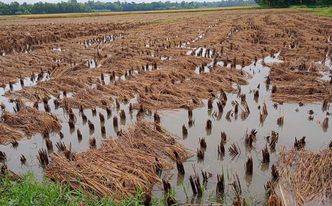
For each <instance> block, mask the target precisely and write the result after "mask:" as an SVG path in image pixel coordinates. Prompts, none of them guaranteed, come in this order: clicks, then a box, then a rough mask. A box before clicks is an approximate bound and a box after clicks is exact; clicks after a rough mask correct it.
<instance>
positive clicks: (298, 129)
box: [0, 35, 332, 203]
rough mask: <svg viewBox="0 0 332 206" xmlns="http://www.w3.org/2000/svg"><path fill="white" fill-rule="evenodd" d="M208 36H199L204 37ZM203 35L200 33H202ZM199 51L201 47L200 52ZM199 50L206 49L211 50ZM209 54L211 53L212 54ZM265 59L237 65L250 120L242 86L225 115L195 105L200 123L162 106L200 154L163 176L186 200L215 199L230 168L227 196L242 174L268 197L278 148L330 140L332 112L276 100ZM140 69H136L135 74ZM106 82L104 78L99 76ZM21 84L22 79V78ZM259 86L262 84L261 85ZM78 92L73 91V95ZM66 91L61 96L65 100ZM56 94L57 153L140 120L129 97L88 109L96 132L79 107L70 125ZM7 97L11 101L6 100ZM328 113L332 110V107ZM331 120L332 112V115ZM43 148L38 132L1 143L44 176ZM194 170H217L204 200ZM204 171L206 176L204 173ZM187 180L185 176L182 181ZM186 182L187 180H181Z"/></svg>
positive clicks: (12, 158)
mask: <svg viewBox="0 0 332 206" xmlns="http://www.w3.org/2000/svg"><path fill="white" fill-rule="evenodd" d="M203 36H204V35H202V36H199V37H200V38H202V37H203ZM198 39H199V38H198ZM195 53H196V52H195ZM199 53H206V50H205V51H202V52H199ZM208 56H209V55H208ZM264 62H265V63H266V64H271V63H277V62H279V60H278V54H277V55H276V58H272V57H267V58H265V59H264ZM216 64H217V65H221V66H224V67H225V68H223V69H231V68H230V67H231V65H230V64H228V65H224V63H223V62H217V63H216ZM263 65H265V64H263V62H262V60H260V61H258V62H257V64H256V65H254V64H251V65H249V66H247V67H244V68H241V67H240V66H239V65H237V66H236V68H235V69H243V70H244V71H246V72H248V73H249V74H250V75H251V76H252V78H251V79H250V80H249V84H248V85H245V86H239V87H238V86H237V85H234V88H237V89H240V90H241V92H240V93H242V94H246V99H247V102H248V105H249V108H250V114H249V116H248V117H247V118H246V119H242V118H241V115H240V114H241V109H239V113H238V114H237V115H236V114H235V113H234V107H233V105H232V101H233V100H236V101H238V102H240V98H239V96H238V91H237V92H234V93H230V94H227V98H228V101H227V104H226V106H225V107H224V112H223V114H220V113H218V108H217V101H218V100H217V99H215V100H214V104H213V109H211V110H208V108H207V100H204V101H203V105H202V106H201V107H200V108H197V109H195V110H193V119H194V125H192V126H191V127H189V125H188V114H187V111H186V110H182V109H181V110H172V111H160V112H159V114H160V116H161V124H162V126H163V127H164V128H166V129H167V130H168V131H169V132H170V133H172V134H174V135H176V136H178V137H179V141H180V142H181V143H182V144H184V145H185V146H186V147H187V148H188V149H190V150H191V151H192V152H193V154H194V156H193V157H192V158H190V159H189V160H187V161H186V162H184V166H185V171H186V175H185V176H184V177H182V178H180V177H178V176H177V172H176V170H172V171H170V172H165V173H164V174H163V178H165V179H169V180H170V183H171V185H172V187H173V189H174V190H175V191H176V198H177V199H178V200H179V201H181V202H192V201H193V202H197V203H200V202H208V201H216V200H215V188H216V175H217V174H221V173H224V174H225V177H226V180H225V184H226V192H225V193H226V194H229V195H227V196H226V197H225V201H226V202H229V201H231V198H232V195H231V194H232V190H231V188H230V186H229V183H230V182H231V181H232V180H231V177H232V176H233V175H234V174H237V175H238V176H239V178H240V181H241V186H242V190H243V193H244V195H245V196H247V197H249V196H250V197H253V198H254V199H256V200H257V202H261V201H263V200H264V194H265V193H264V187H263V186H264V184H265V183H266V181H267V180H269V179H270V173H271V171H270V168H271V166H272V164H273V163H275V162H276V160H277V157H278V151H280V150H281V149H282V148H283V147H287V148H291V147H293V143H294V138H295V137H297V138H298V139H299V138H301V137H302V136H306V141H307V144H306V148H308V149H311V150H315V151H318V150H321V149H323V148H326V147H327V145H328V143H329V142H330V140H331V139H332V129H331V128H326V129H324V128H323V127H322V125H321V122H322V121H323V119H324V118H325V117H326V112H327V111H322V106H321V105H320V104H308V105H304V106H301V107H300V106H299V105H297V104H286V103H285V104H277V107H276V106H275V102H272V100H271V87H268V88H267V86H266V84H265V80H266V77H267V76H268V74H269V72H270V68H269V67H267V66H263ZM211 68H213V65H212V64H208V65H206V66H205V67H204V69H203V70H202V71H200V70H199V69H198V70H197V69H196V73H197V74H199V73H202V72H209V71H210V70H211ZM144 70H145V71H150V70H153V67H151V66H146V68H145V69H144ZM137 73H138V71H136V70H134V71H133V75H135V74H137ZM126 79H127V78H126V76H125V75H123V76H121V77H116V78H115V81H118V80H123V81H124V80H126ZM99 80H100V81H101V78H100V79H99ZM102 83H103V84H106V85H107V84H111V83H112V81H111V79H110V75H105V76H104V82H102ZM19 84H20V83H19ZM35 84H36V82H35V83H33V82H31V84H30V83H29V82H24V86H29V85H30V86H34V85H35ZM258 85H259V87H258ZM21 88H22V86H20V85H17V84H15V85H14V86H13V91H18V90H19V89H21ZM9 90H10V87H9V86H7V87H6V88H4V89H3V91H2V93H1V97H0V98H1V102H2V103H4V104H5V105H6V109H7V110H9V109H10V108H11V107H12V106H13V105H11V104H12V103H10V102H9V100H8V98H6V97H5V96H3V95H4V94H5V93H6V92H9ZM256 90H259V98H258V99H256V100H254V91H256ZM74 95H75V94H68V95H67V97H68V98H70V97H71V96H74ZM61 98H63V95H62V96H60V99H61ZM54 99H55V97H52V98H51V99H50V100H49V106H50V108H51V113H52V114H54V115H56V116H57V117H58V118H59V119H60V120H61V122H62V129H61V133H62V134H63V138H62V139H61V136H62V135H60V134H55V133H52V134H50V135H49V138H50V140H51V141H52V142H53V151H49V154H51V153H52V152H57V148H56V146H55V144H56V143H57V142H60V141H61V142H64V143H65V145H66V146H68V147H69V145H71V149H72V151H73V152H82V151H86V150H87V149H89V147H90V146H89V139H90V138H95V139H96V141H97V147H100V145H101V143H102V141H103V140H104V139H106V138H110V137H113V138H116V136H117V135H116V133H117V132H118V131H119V130H121V129H124V130H125V129H126V128H127V127H128V126H129V125H131V124H133V123H134V122H135V121H136V111H133V112H132V113H131V112H130V111H129V109H128V107H129V102H128V103H127V104H120V108H115V107H112V108H111V110H112V111H111V112H112V114H111V115H108V114H107V111H106V110H105V109H101V108H97V109H96V114H95V115H94V114H93V112H92V110H84V114H85V115H86V117H87V119H88V120H89V121H91V122H92V123H93V124H94V127H95V129H94V130H93V131H92V130H90V129H89V127H88V123H87V122H86V123H85V122H84V121H83V118H82V116H83V115H82V114H81V113H80V112H79V110H78V109H74V110H73V112H74V114H75V119H76V122H75V129H72V130H71V129H70V128H69V125H68V121H69V116H68V114H67V113H66V112H65V111H64V110H63V109H62V108H56V107H55V105H54V103H53V100H54ZM6 101H8V102H9V103H8V104H6ZM134 102H136V99H133V100H131V103H134ZM264 103H265V104H266V106H267V110H268V116H267V117H266V119H265V121H264V122H263V123H260V110H259V109H258V107H259V106H261V107H262V106H263V104H264ZM39 108H40V110H42V111H43V110H44V109H43V108H44V107H43V103H40V104H39ZM122 109H123V110H124V111H125V113H126V120H125V121H121V120H120V116H119V112H120V110H122ZM309 110H313V111H314V114H313V115H312V116H313V120H309V119H308V117H309V114H308V111H309ZM229 111H230V118H229V119H227V118H226V114H227V113H228V112H229ZM328 112H330V113H332V110H331V108H330V109H329V110H328ZM99 114H102V115H103V116H104V117H105V123H104V126H105V129H106V133H105V134H102V132H101V125H102V124H101V122H100V117H99ZM115 116H116V117H117V118H118V121H119V126H118V128H114V126H113V118H114V117H115ZM281 116H284V118H285V120H284V121H285V122H284V125H283V126H278V125H277V118H279V117H281ZM146 118H147V119H148V120H152V118H151V117H149V116H147V117H146ZM330 119H331V117H330ZM207 120H211V121H212V130H206V121H207ZM183 125H185V126H186V128H188V135H187V136H185V137H184V136H183V135H182V126H183ZM252 129H256V130H257V131H258V133H257V140H256V141H255V143H254V148H253V149H252V150H251V151H250V150H248V149H246V147H245V143H244V138H245V135H246V133H249V132H250V131H251V130H252ZM78 130H79V131H80V132H81V133H82V138H81V139H79V138H78V135H77V131H78ZM221 131H224V132H225V133H226V134H227V143H226V145H225V149H226V153H225V156H224V157H222V158H221V157H220V156H219V155H218V152H217V147H218V145H219V143H220V134H221ZM272 131H275V132H278V133H279V140H278V143H277V147H276V152H273V153H271V162H270V164H268V165H266V164H265V165H263V164H261V160H262V155H261V151H262V149H263V148H264V147H265V145H266V144H267V141H266V137H267V136H269V135H271V132H272ZM199 138H205V140H206V142H207V150H206V152H205V158H204V161H198V159H197V157H196V150H197V149H198V148H199ZM233 143H235V144H236V145H237V146H238V147H239V148H240V154H239V155H238V156H236V157H235V158H232V157H231V156H230V154H229V152H228V148H229V147H230V145H231V144H233ZM41 148H45V149H46V144H45V137H42V136H41V135H35V136H32V137H29V138H27V139H24V140H21V141H19V145H18V146H17V147H16V148H14V147H13V146H12V145H11V144H8V145H1V146H0V151H3V152H5V153H6V154H7V162H6V163H7V165H8V167H9V169H11V170H12V171H14V172H16V173H18V174H24V173H26V172H28V171H32V172H34V174H35V175H36V176H37V177H38V178H41V177H42V176H43V169H42V168H41V167H40V165H39V162H38V160H37V158H36V156H37V153H38V150H39V149H41ZM21 154H23V155H24V156H25V157H26V159H27V163H26V164H25V165H21V163H20V156H21ZM248 157H252V158H253V160H254V174H253V175H252V176H246V175H245V173H244V164H245V162H246V160H247V158H248ZM194 170H195V171H196V172H197V173H198V174H199V175H200V171H201V170H204V171H206V172H208V173H211V177H210V178H209V180H208V184H207V187H206V191H205V195H204V196H203V198H202V199H201V200H198V199H195V198H193V195H192V192H191V188H190V186H189V181H188V180H189V176H190V175H193V174H194ZM200 176H201V175H200ZM181 180H183V181H181ZM181 182H182V183H181ZM154 194H155V195H156V196H158V197H160V196H162V190H161V185H156V186H155V188H154Z"/></svg>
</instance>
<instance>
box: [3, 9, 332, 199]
mask: <svg viewBox="0 0 332 206" xmlns="http://www.w3.org/2000/svg"><path fill="white" fill-rule="evenodd" d="M51 22H54V23H51ZM27 25H28V26H27ZM1 27H2V29H1V32H0V41H1V44H0V53H1V57H0V61H1V64H0V73H1V76H0V82H1V85H2V88H1V89H0V95H1V96H0V101H1V111H0V115H1V122H0V143H1V145H0V151H1V153H0V160H1V161H2V162H4V163H5V164H6V165H7V167H8V169H9V170H11V171H13V172H14V173H17V174H25V173H27V172H30V171H32V172H33V173H34V174H35V175H36V176H37V177H38V178H39V179H41V178H42V177H43V176H45V175H46V176H48V177H49V178H51V179H52V180H55V181H68V183H69V184H70V185H71V186H72V187H73V188H77V182H78V181H81V182H83V185H84V186H83V187H84V188H85V189H86V191H89V192H94V193H96V194H97V195H99V196H109V195H111V196H114V198H115V199H121V198H125V197H127V196H130V194H133V193H135V188H136V189H137V188H142V187H143V189H144V190H145V191H146V192H147V193H150V192H151V194H152V196H154V197H162V196H163V194H164V190H165V189H166V190H167V188H165V183H164V185H163V184H162V181H161V180H164V182H169V183H170V185H171V188H172V190H174V191H175V200H177V201H178V202H180V203H208V202H219V203H221V202H226V203H228V204H231V203H232V202H233V200H234V197H242V198H246V199H249V200H250V201H251V202H254V203H255V204H263V203H264V202H265V199H266V190H265V189H264V185H266V183H267V182H268V181H269V180H271V172H272V167H273V165H276V166H277V169H278V170H279V171H280V172H281V170H282V169H283V168H278V164H277V161H278V157H279V154H280V152H281V151H285V150H289V149H293V148H294V147H295V148H296V149H303V148H304V149H308V150H311V151H315V152H318V151H321V150H324V149H326V148H328V147H329V144H330V142H331V140H332V129H331V127H329V124H331V123H329V122H330V119H331V115H330V114H331V112H332V108H331V107H330V106H329V104H330V102H331V100H332V85H331V83H332V80H331V75H332V73H331V71H332V70H331V69H332V65H331V56H332V54H331V52H332V50H331V48H332V43H331V42H332V21H331V19H329V18H324V17H317V16H313V15H312V14H310V13H305V12H303V11H298V10H291V9H289V10H247V11H241V10H237V11H204V12H203V11H202V12H193V13H191V12H184V13H176V14H168V13H162V14H126V15H119V16H116V15H115V16H102V17H89V18H87V17H86V18H83V17H82V18H75V20H73V19H68V18H65V19H62V18H57V19H33V20H15V19H13V20H6V21H3V24H1ZM142 121H147V122H150V123H143V124H141V123H137V122H142ZM153 122H155V123H153ZM146 124H151V125H152V127H155V129H152V128H150V127H149V126H147V127H145V126H146ZM156 125H157V126H156ZM159 126H160V127H159ZM128 128H134V129H131V130H129V131H128ZM250 134H251V135H250ZM202 139H203V140H202ZM295 139H296V140H295ZM300 139H303V140H304V142H305V144H303V140H302V141H301V144H294V142H295V143H296V141H297V140H300ZM174 140H175V141H174ZM103 143H104V145H103ZM176 143H178V144H176ZM299 145H300V146H299ZM119 148H121V149H119ZM262 150H265V152H266V151H267V152H268V153H269V156H270V158H269V161H268V162H266V159H265V158H266V157H265V158H264V159H263V156H262ZM55 154H57V155H55ZM139 158H141V159H139ZM250 158H252V163H253V167H252V168H253V172H252V174H251V173H249V174H248V173H247V172H246V166H245V165H246V162H247V160H248V159H250ZM143 160H144V161H143ZM140 161H142V162H144V164H139V162H140ZM176 161H177V162H178V165H180V167H181V165H182V164H183V166H184V171H185V174H184V175H179V173H181V172H178V170H177V169H176ZM179 163H180V164H179ZM172 168H173V169H172ZM202 172H204V173H205V172H206V176H207V178H204V177H202V174H201V173H202ZM121 174H124V175H121ZM222 174H223V176H224V184H223V185H224V195H220V194H219V195H217V193H216V188H217V185H218V183H220V181H219V182H218V177H217V175H222ZM190 176H191V177H193V178H194V179H195V180H197V177H199V178H200V184H201V185H202V187H203V188H204V189H203V190H204V192H203V196H202V197H199V195H194V194H193V191H192V187H191V184H190ZM69 177H70V178H69ZM68 179H69V180H68ZM234 182H235V183H236V185H238V186H240V188H241V189H240V190H239V189H234V188H236V186H234ZM274 184H275V185H277V184H278V183H277V182H274ZM143 185H145V186H143ZM196 186H197V185H196ZM219 186H220V184H219ZM219 188H220V187H219ZM238 188H239V187H238ZM293 192H294V191H293ZM169 201H171V200H169Z"/></svg>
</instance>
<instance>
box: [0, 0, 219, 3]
mask: <svg viewBox="0 0 332 206" xmlns="http://www.w3.org/2000/svg"><path fill="white" fill-rule="evenodd" d="M0 1H1V2H4V3H10V2H13V1H17V2H19V3H23V2H27V3H36V2H40V1H42V2H53V3H54V2H61V1H66V0H0ZM78 1H79V2H87V1H88V0H78ZM95 1H97V0H95ZM99 1H102V2H115V1H117V0H99ZM120 1H123V2H124V1H126V2H137V3H140V2H153V1H163V2H165V1H167V0H120ZM169 1H170V2H176V1H177V2H181V1H183V0H169ZM184 1H198V2H204V1H217V0H184Z"/></svg>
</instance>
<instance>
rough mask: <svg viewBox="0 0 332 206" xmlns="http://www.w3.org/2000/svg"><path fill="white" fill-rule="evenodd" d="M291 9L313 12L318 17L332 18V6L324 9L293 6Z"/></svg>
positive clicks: (323, 7)
mask: <svg viewBox="0 0 332 206" xmlns="http://www.w3.org/2000/svg"><path fill="white" fill-rule="evenodd" d="M291 8H295V9H302V10H304V11H309V12H312V13H313V14H315V15H317V16H327V17H332V6H322V7H317V6H316V7H315V6H292V7H291Z"/></svg>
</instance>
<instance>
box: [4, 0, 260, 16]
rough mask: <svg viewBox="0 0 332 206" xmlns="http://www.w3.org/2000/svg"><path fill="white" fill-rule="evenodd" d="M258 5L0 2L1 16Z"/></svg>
mask: <svg viewBox="0 0 332 206" xmlns="http://www.w3.org/2000/svg"><path fill="white" fill-rule="evenodd" d="M247 5H256V3H255V0H223V1H215V2H184V1H183V2H152V3H135V2H130V3H129V2H120V1H118V2H100V1H88V2H86V3H79V2H77V0H69V1H67V2H61V3H45V2H38V3H35V4H28V3H22V4H20V3H18V2H12V3H9V4H6V3H3V2H0V15H16V14H54V13H73V12H93V11H115V12H116V11H149V10H173V9H196V8H218V7H229V6H247Z"/></svg>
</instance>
